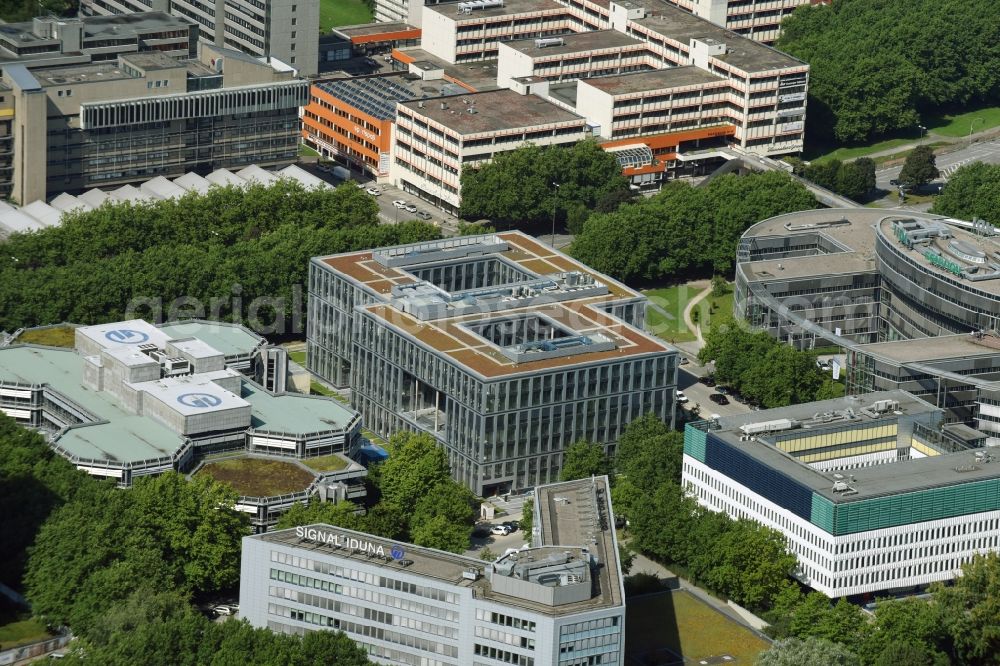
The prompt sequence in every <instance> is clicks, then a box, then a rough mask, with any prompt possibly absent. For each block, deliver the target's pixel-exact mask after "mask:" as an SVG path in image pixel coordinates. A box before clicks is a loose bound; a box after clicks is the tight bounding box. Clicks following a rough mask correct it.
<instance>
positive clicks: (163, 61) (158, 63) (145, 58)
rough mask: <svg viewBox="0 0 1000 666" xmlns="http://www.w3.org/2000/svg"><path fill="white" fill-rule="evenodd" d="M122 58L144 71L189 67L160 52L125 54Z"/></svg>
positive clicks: (183, 62) (181, 61)
mask: <svg viewBox="0 0 1000 666" xmlns="http://www.w3.org/2000/svg"><path fill="white" fill-rule="evenodd" d="M120 58H121V59H122V60H123V61H124V62H127V63H129V64H131V65H135V66H136V67H141V68H142V69H146V70H150V71H156V70H162V69H180V68H182V67H184V68H186V67H187V62H185V61H183V60H177V59H176V58H171V57H170V56H168V55H167V54H166V53H160V52H159V51H146V52H143V53H123V54H121V56H120Z"/></svg>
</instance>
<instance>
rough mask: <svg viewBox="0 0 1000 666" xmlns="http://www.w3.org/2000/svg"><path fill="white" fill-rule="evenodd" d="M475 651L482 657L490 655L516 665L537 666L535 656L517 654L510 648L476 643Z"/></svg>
mask: <svg viewBox="0 0 1000 666" xmlns="http://www.w3.org/2000/svg"><path fill="white" fill-rule="evenodd" d="M473 651H474V652H475V653H476V654H477V655H479V656H480V657H488V658H490V659H496V660H497V661H502V662H505V663H508V664H515V665H516V666H535V660H534V658H533V657H527V656H525V655H523V654H517V653H516V652H511V651H510V650H502V649H500V648H495V647H490V646H489V645H482V644H481V643H476V646H475V649H474V650H473Z"/></svg>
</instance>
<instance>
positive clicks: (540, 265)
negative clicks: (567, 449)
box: [313, 231, 674, 379]
mask: <svg viewBox="0 0 1000 666" xmlns="http://www.w3.org/2000/svg"><path fill="white" fill-rule="evenodd" d="M498 242H499V243H505V244H506V248H507V249H506V250H503V251H490V252H487V253H485V254H473V255H470V256H475V257H476V258H488V257H491V256H492V257H496V258H499V259H502V260H505V261H508V262H510V263H512V264H513V265H514V266H515V267H516V268H518V269H520V270H521V271H522V272H524V273H526V274H528V275H536V276H541V277H545V276H551V275H554V274H562V273H567V272H579V273H582V274H585V275H589V276H592V277H593V278H594V280H595V281H596V282H597V283H600V284H602V285H604V286H606V287H607V293H603V294H596V295H594V293H593V292H591V293H590V294H584V295H582V296H581V297H579V298H576V299H566V300H559V301H555V300H549V301H546V302H543V303H541V304H525V305H524V306H522V307H516V306H514V304H511V306H510V307H508V308H505V309H502V310H501V311H499V312H497V313H496V314H490V315H487V314H486V313H484V312H483V311H473V312H465V313H455V312H458V311H449V312H447V313H445V314H443V315H441V316H438V317H436V318H433V317H432V318H430V319H429V320H422V319H420V318H418V317H416V316H414V315H412V314H408V313H405V312H403V311H401V310H400V309H398V308H397V307H396V306H395V305H393V303H392V298H393V294H392V289H393V287H394V286H401V285H409V284H415V283H418V282H419V280H418V279H417V278H416V277H415V276H414V275H413V273H411V272H409V271H408V270H407V267H406V266H401V267H398V268H397V267H391V266H385V265H383V263H381V262H380V261H377V260H375V259H374V258H373V256H372V252H370V251H369V252H352V253H346V254H340V255H334V256H329V257H316V258H314V259H313V261H314V262H318V263H321V264H324V265H326V266H327V267H329V268H330V269H332V270H334V271H337V272H338V273H339V274H340V275H342V276H343V277H344V278H346V279H348V280H350V281H351V282H354V283H355V284H357V285H358V286H359V287H360V288H362V289H364V290H365V291H367V292H368V293H369V294H371V295H372V296H373V297H374V298H376V299H377V300H378V301H379V302H377V303H375V304H372V305H367V306H363V308H364V311H365V312H367V314H368V315H370V316H372V317H374V318H376V319H378V320H379V321H380V322H382V323H383V324H384V325H386V326H389V327H391V328H393V329H395V330H397V331H399V332H400V333H401V334H403V335H405V336H408V337H410V338H412V339H414V340H415V341H416V342H417V343H418V344H420V345H421V346H424V347H426V348H429V349H431V350H433V351H435V352H436V353H438V354H440V355H442V356H444V357H446V358H449V359H450V360H452V361H453V362H454V363H456V364H458V365H461V366H463V367H465V368H467V369H468V370H470V371H472V372H474V373H477V374H478V375H480V376H482V377H484V378H486V379H490V378H497V377H505V376H510V375H515V374H519V373H531V372H539V371H545V370H551V369H554V368H559V367H569V366H573V365H579V364H589V363H596V362H600V361H606V360H618V359H622V358H627V357H631V356H640V355H644V354H659V353H667V352H672V351H674V349H673V348H672V347H670V346H669V345H667V344H666V343H664V342H662V341H661V340H659V339H657V338H654V337H652V336H649V335H647V334H646V333H644V332H643V331H640V330H639V329H637V328H635V327H633V326H630V325H628V324H626V323H624V322H622V321H621V320H620V319H617V318H616V317H613V316H611V315H608V314H606V313H605V312H603V311H602V310H601V307H602V306H605V305H607V304H609V303H613V302H620V301H623V300H629V299H641V298H643V296H642V295H641V294H639V293H638V292H636V291H634V290H632V289H630V288H629V287H626V286H625V285H623V284H621V283H620V282H617V281H616V280H614V279H612V278H610V277H608V276H606V275H602V274H601V273H598V272H596V271H594V270H593V269H591V268H589V267H587V266H585V265H584V264H581V263H580V262H578V261H576V260H575V259H572V258H571V257H568V256H567V255H565V254H563V253H561V252H559V251H558V250H555V249H553V248H551V247H550V246H548V245H545V244H544V243H541V242H539V241H538V240H536V239H534V238H532V237H531V236H528V235H527V234H524V233H521V232H517V231H511V232H503V233H498V234H488V235H485V236H480V237H465V238H463V239H445V240H443V241H434V242H431V243H429V244H415V245H420V246H421V248H425V249H428V250H432V249H434V247H437V246H440V247H452V246H453V244H455V243H463V244H470V245H471V244H476V243H483V244H485V245H488V246H490V247H498V246H497V245H496V243H498ZM408 247H410V246H400V248H401V249H403V250H405V249H407V248H408ZM390 250H392V248H388V249H383V250H381V252H388V251H390ZM484 252H486V251H485V250H484ZM435 261H436V260H433V259H431V258H428V259H427V261H426V262H423V263H424V264H429V263H435ZM525 314H532V315H541V316H544V317H547V318H549V319H551V320H552V321H553V322H555V323H556V324H559V325H562V326H563V327H564V328H566V329H568V330H570V331H573V332H574V333H575V334H580V335H588V336H593V335H600V336H603V337H605V338H607V339H609V340H610V341H611V342H613V343H614V345H615V348H614V349H612V350H610V351H591V352H581V353H577V354H573V355H569V356H561V357H556V358H545V359H542V360H532V361H522V362H520V363H516V362H514V361H513V360H511V359H510V358H508V357H507V356H505V355H504V354H503V353H501V352H500V350H499V348H498V347H497V346H495V345H493V344H491V343H490V342H488V341H487V340H486V339H485V338H483V337H481V336H479V335H476V334H475V333H473V332H472V331H470V330H469V329H468V328H467V327H466V326H465V324H468V323H472V322H476V321H481V320H482V319H484V318H486V317H494V316H496V317H500V316H502V317H516V316H518V315H525Z"/></svg>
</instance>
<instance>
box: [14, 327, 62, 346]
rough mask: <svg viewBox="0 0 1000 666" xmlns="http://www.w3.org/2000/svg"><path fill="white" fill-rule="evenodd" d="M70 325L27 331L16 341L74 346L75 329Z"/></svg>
mask: <svg viewBox="0 0 1000 666" xmlns="http://www.w3.org/2000/svg"><path fill="white" fill-rule="evenodd" d="M75 330H76V329H74V328H72V327H70V326H57V327H55V328H42V329H38V330H34V331H25V332H24V333H22V334H21V335H19V336H17V340H16V342H23V343H25V344H27V343H29V342H30V343H31V344H35V345H49V346H50V347H73V346H75V344H76V342H75V340H74V331H75Z"/></svg>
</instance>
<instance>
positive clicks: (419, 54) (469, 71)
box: [397, 46, 500, 92]
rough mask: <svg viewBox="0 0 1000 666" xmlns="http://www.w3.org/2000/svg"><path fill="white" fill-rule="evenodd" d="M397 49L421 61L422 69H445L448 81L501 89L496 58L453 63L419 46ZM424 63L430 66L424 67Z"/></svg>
mask: <svg viewBox="0 0 1000 666" xmlns="http://www.w3.org/2000/svg"><path fill="white" fill-rule="evenodd" d="M397 51H399V53H400V54H402V55H403V56H405V57H406V58H407V59H412V61H413V63H414V64H417V63H420V66H421V69H427V68H428V67H429V68H431V69H440V70H442V71H444V78H445V80H446V81H451V82H461V83H462V84H464V85H466V86H468V87H469V88H472V90H473V91H478V92H483V91H486V90H500V86H498V85H497V60H496V58H493V59H491V60H476V61H474V62H462V63H456V64H452V63H450V62H447V61H445V60H443V59H441V58H438V57H437V56H436V55H434V54H432V53H429V52H427V51H425V50H423V49H422V48H420V47H418V46H408V47H405V48H401V49H397ZM424 63H426V64H427V66H428V67H424V66H423V65H424Z"/></svg>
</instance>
